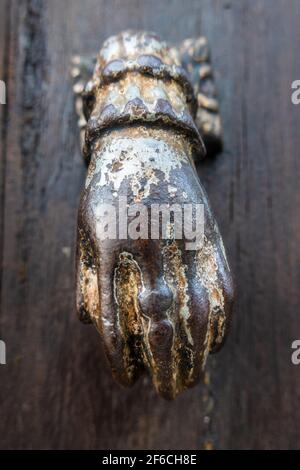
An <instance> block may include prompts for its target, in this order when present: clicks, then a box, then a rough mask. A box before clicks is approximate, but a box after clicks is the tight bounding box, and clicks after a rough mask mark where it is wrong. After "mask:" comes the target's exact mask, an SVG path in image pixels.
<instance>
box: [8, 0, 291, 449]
mask: <svg viewBox="0 0 300 470" xmlns="http://www.w3.org/2000/svg"><path fill="white" fill-rule="evenodd" d="M0 18H1V20H0V23H1V24H0V41H1V47H0V75H1V76H0V79H3V78H2V77H5V79H6V80H7V85H8V104H7V105H6V107H5V109H4V107H3V106H1V108H0V113H1V116H0V117H1V142H0V152H1V153H0V155H1V163H0V170H1V176H0V182H1V191H0V196H1V200H0V204H1V205H0V215H1V225H0V242H1V244H0V249H1V260H2V262H1V268H2V269H1V316H0V338H1V339H3V340H5V341H6V345H7V365H5V366H0V377H1V379H0V380H1V382H0V418H1V419H0V448H3V449H13V448H15V449H30V448H40V449H65V448H67V449H76V448H79V449H108V448H109V449H138V448H144V449H151V448H152V449H184V448H186V449H187V448H189V449H197V448H203V447H209V446H210V445H212V446H213V447H215V448H263V449H265V448H297V447H299V445H300V410H299V409H298V406H297V405H298V402H299V398H300V369H299V370H298V369H297V367H295V366H293V365H292V364H291V361H290V354H291V350H290V345H291V342H292V341H293V339H296V338H299V337H300V315H299V311H300V299H299V285H300V270H299V263H300V249H299V247H300V217H299V206H300V192H299V178H300V160H299V155H298V153H299V145H300V134H299V130H298V129H299V126H300V109H298V108H297V107H296V106H293V105H292V104H291V100H290V94H291V89H290V86H291V82H292V81H293V80H295V79H299V74H300V56H299V54H298V47H297V44H299V43H300V29H299V19H300V3H299V2H298V1H297V0H290V1H289V2H288V6H287V2H285V1H284V0H273V2H272V5H271V2H268V1H267V0H251V1H250V0H231V1H230V0H216V1H214V2H211V1H209V0H203V1H202V2H199V1H197V0H189V1H188V2H181V1H177V0H174V1H164V2H159V1H158V0H157V1H147V2H141V1H138V0H125V1H124V0H122V1H121V0H101V1H99V0H86V1H85V2H82V1H79V0H72V1H71V0H59V1H58V0H51V1H43V0H24V1H22V2H18V1H16V0H12V1H10V2H6V1H5V0H1V1H0ZM3 18H5V20H3ZM126 28H139V29H150V30H155V31H157V32H158V33H160V34H161V35H162V37H164V38H166V39H168V40H170V41H179V40H181V39H184V38H185V37H187V36H198V35H200V34H205V35H207V36H208V38H209V41H210V44H211V48H212V52H213V54H212V59H213V64H214V68H215V74H216V83H217V86H218V89H219V94H220V101H221V110H222V117H223V123H224V129H225V149H224V152H223V154H222V155H220V156H219V157H218V158H216V159H214V160H213V161H207V162H206V163H204V164H203V165H201V166H200V167H199V175H200V177H201V179H202V181H203V183H204V186H205V187H206V189H207V192H208V194H209V197H210V201H211V203H212V206H213V208H214V210H215V214H216V217H217V220H218V221H219V224H220V227H221V230H222V234H223V237H224V241H225V244H226V246H227V250H228V252H229V257H230V261H231V265H232V268H233V271H234V273H235V277H236V281H237V287H238V298H237V303H236V311H235V318H234V322H233V325H232V331H231V335H230V337H229V338H228V342H227V344H226V346H225V348H224V350H223V351H222V352H220V353H219V354H218V355H216V356H214V357H213V358H212V360H210V365H209V376H207V377H206V384H201V385H200V386H199V387H197V388H195V389H194V390H191V391H189V392H187V393H185V394H184V395H183V396H182V397H179V398H178V399H177V400H176V401H175V402H173V403H167V402H164V401H163V400H162V399H159V398H158V397H157V396H156V395H155V393H154V391H153V390H152V387H151V386H150V384H149V382H148V379H146V378H145V379H144V380H143V381H141V382H140V383H138V384H137V386H135V387H134V388H133V389H130V390H123V389H120V388H119V386H118V385H116V384H115V383H114V382H113V380H112V379H111V374H110V370H109V368H108V366H107V364H106V361H105V359H104V355H103V351H102V349H101V344H100V341H99V337H98V335H97V333H96V331H94V328H92V327H89V326H84V325H82V324H80V323H79V321H78V320H77V318H76V315H75V307H74V293H75V288H74V262H73V259H74V244H75V226H76V210H77V204H78V198H79V193H80V189H81V187H82V184H83V181H84V175H85V168H84V164H83V161H82V158H81V156H80V153H79V147H78V135H77V128H76V116H75V113H74V106H73V96H72V90H71V80H70V77H69V60H70V57H71V55H72V54H74V53H89V52H92V51H94V50H97V49H98V48H99V47H100V45H101V43H102V41H103V40H104V39H105V38H106V37H107V36H109V35H110V34H112V33H116V32H118V31H120V30H122V29H126Z"/></svg>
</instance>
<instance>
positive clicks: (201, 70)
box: [72, 31, 233, 399]
mask: <svg viewBox="0 0 300 470" xmlns="http://www.w3.org/2000/svg"><path fill="white" fill-rule="evenodd" d="M72 64H73V65H72V74H73V77H74V80H75V82H74V92H75V94H76V110H77V113H78V115H79V126H80V132H81V137H82V152H83V155H84V158H85V160H86V162H87V165H88V171H87V177H86V183H85V188H84V190H83V192H82V196H81V202H80V207H79V212H78V238H77V310H78V314H79V317H80V319H81V320H82V321H83V322H85V323H93V324H94V325H95V326H96V328H97V330H98V331H99V333H100V335H101V337H102V340H103V343H104V347H105V351H106V355H107V358H108V360H109V363H110V365H111V369H112V373H113V376H114V377H115V379H116V380H117V381H118V382H119V383H121V384H122V385H125V386H129V385H132V384H133V383H135V381H136V380H137V379H138V377H139V376H140V375H141V374H142V373H143V372H144V371H145V370H148V371H150V373H151V376H152V379H153V383H154V386H155V388H156V390H157V392H158V393H159V394H160V395H161V396H163V397H165V398H167V399H172V398H175V397H176V396H177V395H178V394H179V393H181V392H182V391H183V390H185V389H186V388H188V387H192V386H194V385H195V384H196V383H197V382H198V381H199V379H200V377H201V375H202V373H203V370H204V367H205V363H206V360H207V356H208V354H209V353H210V352H214V351H217V350H218V349H219V348H220V346H221V345H222V344H223V341H224V337H225V335H226V332H227V328H228V324H229V322H230V315H231V307H232V301H233V285H232V278H231V274H230V269H229V266H228V262H227V259H226V254H225V250H224V246H223V243H222V238H221V236H220V233H219V230H218V227H217V224H216V221H215V219H214V216H213V214H212V211H211V209H210V206H209V202H208V199H207V196H206V193H205V191H204V189H203V187H202V185H201V182H200V181H199V178H198V176H197V173H196V170H195V165H194V162H195V161H197V160H199V159H201V158H204V157H205V155H206V152H207V153H208V154H212V153H216V152H218V151H219V150H220V149H221V147H222V131H221V122H220V115H219V106H218V101H217V98H216V92H215V86H214V81H213V76H212V68H211V65H210V60H209V51H208V45H207V41H206V39H205V38H204V37H200V38H198V39H196V40H190V39H188V40H186V41H184V42H183V43H182V44H181V45H180V46H179V47H178V48H175V47H169V46H168V45H166V43H165V42H162V41H161V40H160V39H159V38H158V37H157V36H156V35H155V34H153V33H147V32H132V31H125V32H123V33H121V34H119V35H117V36H112V37H110V38H109V39H108V40H107V41H105V43H104V45H103V47H102V49H101V50H100V53H99V54H98V56H97V58H96V59H95V58H90V57H88V58H87V57H86V58H84V57H81V58H80V57H74V58H73V62H72ZM201 208H202V210H201ZM197 215H199V217H200V218H201V217H202V219H201V220H202V224H201V223H199V225H198V220H197ZM195 226H196V229H197V230H195V229H194V227H195ZM189 234H193V235H194V238H195V239H196V241H195V242H194V243H193V242H192V239H191V237H189V236H188V235H189ZM200 235H201V236H200ZM198 238H199V239H198Z"/></svg>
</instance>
